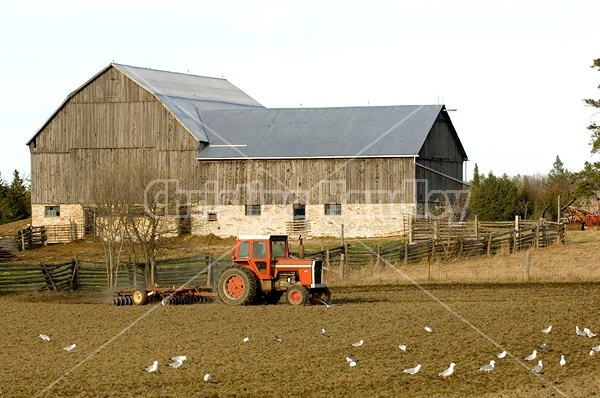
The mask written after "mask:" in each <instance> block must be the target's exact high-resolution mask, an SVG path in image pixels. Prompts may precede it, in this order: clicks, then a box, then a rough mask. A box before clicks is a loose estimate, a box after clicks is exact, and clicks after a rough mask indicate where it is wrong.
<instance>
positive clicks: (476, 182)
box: [472, 163, 482, 188]
mask: <svg viewBox="0 0 600 398" xmlns="http://www.w3.org/2000/svg"><path fill="white" fill-rule="evenodd" d="M481 178H482V176H480V175H479V166H477V163H475V168H474V169H473V181H472V184H473V187H474V188H477V187H478V186H479V185H480V184H481Z"/></svg>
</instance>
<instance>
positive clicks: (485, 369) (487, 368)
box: [479, 359, 496, 372]
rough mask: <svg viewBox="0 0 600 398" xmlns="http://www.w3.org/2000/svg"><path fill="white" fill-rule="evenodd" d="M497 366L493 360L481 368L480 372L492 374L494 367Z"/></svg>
mask: <svg viewBox="0 0 600 398" xmlns="http://www.w3.org/2000/svg"><path fill="white" fill-rule="evenodd" d="M495 364H496V361H494V360H493V359H492V360H491V361H490V363H488V364H486V365H483V366H480V367H479V370H480V371H483V372H491V371H492V370H494V365H495Z"/></svg>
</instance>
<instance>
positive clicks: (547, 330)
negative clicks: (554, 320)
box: [541, 325, 552, 334]
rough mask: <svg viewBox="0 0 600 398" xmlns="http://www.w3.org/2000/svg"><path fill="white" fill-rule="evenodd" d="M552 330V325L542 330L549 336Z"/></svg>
mask: <svg viewBox="0 0 600 398" xmlns="http://www.w3.org/2000/svg"><path fill="white" fill-rule="evenodd" d="M551 330H552V325H550V326H548V327H547V328H546V329H542V330H541V332H542V333H546V334H548V333H550V331H551Z"/></svg>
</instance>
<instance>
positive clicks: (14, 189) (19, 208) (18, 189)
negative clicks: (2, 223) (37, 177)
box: [6, 170, 31, 221]
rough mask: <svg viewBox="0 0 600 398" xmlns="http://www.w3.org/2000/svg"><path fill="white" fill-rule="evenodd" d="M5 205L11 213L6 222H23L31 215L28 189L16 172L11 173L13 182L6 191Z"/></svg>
mask: <svg viewBox="0 0 600 398" xmlns="http://www.w3.org/2000/svg"><path fill="white" fill-rule="evenodd" d="M6 203H7V205H8V209H9V211H10V213H11V214H10V218H9V220H8V221H17V220H23V219H25V218H27V217H29V216H30V215H31V211H30V209H31V203H30V198H29V193H28V189H27V187H26V186H25V182H24V181H23V179H22V178H21V176H20V175H19V172H18V171H17V170H15V171H14V172H13V180H12V182H11V184H10V186H9V187H8V189H7V193H6Z"/></svg>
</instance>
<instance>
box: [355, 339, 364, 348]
mask: <svg viewBox="0 0 600 398" xmlns="http://www.w3.org/2000/svg"><path fill="white" fill-rule="evenodd" d="M364 343H365V341H364V340H362V339H361V340H359V341H357V342H356V343H352V347H360V346H361V345H363V344H364Z"/></svg>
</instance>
